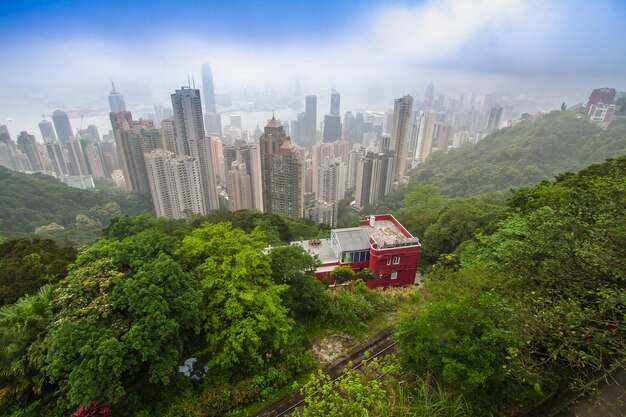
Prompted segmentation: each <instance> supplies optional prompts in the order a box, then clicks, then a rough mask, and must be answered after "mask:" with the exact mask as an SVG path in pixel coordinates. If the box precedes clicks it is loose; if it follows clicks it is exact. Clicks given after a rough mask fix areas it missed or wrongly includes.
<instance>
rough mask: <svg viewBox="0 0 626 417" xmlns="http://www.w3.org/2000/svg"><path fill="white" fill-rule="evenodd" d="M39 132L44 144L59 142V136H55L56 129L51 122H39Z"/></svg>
mask: <svg viewBox="0 0 626 417" xmlns="http://www.w3.org/2000/svg"><path fill="white" fill-rule="evenodd" d="M39 131H40V132H41V137H42V138H43V141H44V143H50V142H55V141H56V140H57V136H56V135H55V134H54V127H53V126H52V122H50V120H42V121H41V122H39Z"/></svg>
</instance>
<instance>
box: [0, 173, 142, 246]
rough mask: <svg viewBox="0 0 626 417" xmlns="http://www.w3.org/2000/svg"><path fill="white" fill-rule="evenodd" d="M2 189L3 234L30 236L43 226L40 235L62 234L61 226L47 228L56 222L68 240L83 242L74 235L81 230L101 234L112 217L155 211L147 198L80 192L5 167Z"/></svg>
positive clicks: (0, 175)
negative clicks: (95, 231) (101, 230)
mask: <svg viewBox="0 0 626 417" xmlns="http://www.w3.org/2000/svg"><path fill="white" fill-rule="evenodd" d="M0 190H2V192H1V193H0V235H8V236H11V235H19V234H30V233H34V232H35V230H36V229H37V228H40V227H42V226H43V227H44V228H43V229H39V230H38V234H39V235H49V234H50V233H57V234H58V233H59V232H60V231H61V230H62V229H61V227H56V226H52V227H49V228H48V229H47V230H48V231H46V228H45V226H48V225H50V224H51V223H56V224H57V225H59V226H62V227H63V228H64V229H65V230H62V232H63V234H64V235H65V236H66V240H68V241H70V242H80V241H81V240H82V239H80V238H78V236H70V235H71V234H72V233H73V232H79V230H78V229H80V228H82V229H89V228H91V229H94V228H96V229H97V230H98V231H99V229H100V228H101V227H102V226H103V225H106V224H108V221H109V219H110V218H111V217H114V216H116V215H119V214H138V213H140V212H142V211H144V210H151V204H150V202H149V201H148V200H147V199H146V198H145V197H141V196H137V195H131V194H126V193H123V192H120V193H119V194H115V193H109V192H102V191H86V190H80V189H77V188H72V187H68V186H67V185H65V184H63V183H61V182H60V181H58V180H57V179H55V178H53V177H50V176H47V175H41V174H33V175H28V174H23V173H20V172H14V171H11V170H8V169H6V168H4V167H0ZM77 216H78V217H77ZM55 229H56V230H55ZM83 231H84V230H83ZM74 234H75V233H74Z"/></svg>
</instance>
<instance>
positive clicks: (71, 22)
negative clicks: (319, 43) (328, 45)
mask: <svg viewBox="0 0 626 417" xmlns="http://www.w3.org/2000/svg"><path fill="white" fill-rule="evenodd" d="M7 3H8V4H6V5H3V11H2V16H1V17H0V22H1V23H2V25H3V26H4V27H6V28H8V31H7V32H4V34H3V36H8V37H10V38H13V39H18V40H21V39H25V38H28V37H48V36H52V37H56V36H60V37H72V36H80V35H81V34H89V35H90V36H106V37H110V38H112V39H124V37H125V36H127V35H128V34H130V33H132V35H133V37H138V38H141V39H146V40H149V39H150V38H151V36H152V35H153V32H154V29H155V28H161V29H163V30H164V31H166V32H167V31H171V32H183V33H186V34H189V35H195V36H203V37H209V38H222V39H231V40H237V41H250V40H254V41H255V42H256V41H263V42H274V41H279V40H281V38H283V37H285V36H290V37H292V36H294V37H296V38H299V39H306V38H314V39H323V38H328V37H330V36H332V35H333V34H334V33H336V32H337V31H341V29H342V27H343V26H344V25H345V24H346V23H347V22H350V21H351V20H353V19H354V18H355V17H357V16H360V15H361V14H363V13H367V12H368V10H369V9H371V8H373V7H378V6H380V5H382V4H386V5H388V6H389V5H392V4H402V3H401V2H399V1H387V2H384V3H381V2H375V1H369V0H359V1H345V0H336V1H328V0H320V1H293V0H292V1H289V0H274V1H258V0H256V1H255V0H239V1H173V0H170V1H164V0H156V1H133V0H127V1H120V0H110V1H102V0H88V1H87V0H82V1H77V0H57V1H42V0H37V1H33V0H20V1H14V2H7Z"/></svg>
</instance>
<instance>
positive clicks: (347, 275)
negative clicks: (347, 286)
mask: <svg viewBox="0 0 626 417" xmlns="http://www.w3.org/2000/svg"><path fill="white" fill-rule="evenodd" d="M330 276H332V277H333V280H334V281H335V283H339V284H343V283H344V282H348V281H350V280H351V279H352V278H354V270H353V269H352V268H350V267H349V266H337V267H335V269H333V270H332V271H331V273H330Z"/></svg>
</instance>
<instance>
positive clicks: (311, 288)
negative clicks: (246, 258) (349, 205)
mask: <svg viewBox="0 0 626 417" xmlns="http://www.w3.org/2000/svg"><path fill="white" fill-rule="evenodd" d="M269 256H270V266H271V270H272V279H273V281H274V283H276V284H287V286H288V287H287V290H286V291H285V292H283V293H282V294H281V298H282V300H283V303H284V305H285V306H286V307H287V308H289V309H290V310H291V311H292V313H293V315H294V317H295V318H296V319H297V320H304V319H312V318H315V317H318V316H319V315H320V314H321V313H322V312H323V311H324V310H325V309H326V307H327V306H328V302H329V298H328V293H327V291H326V287H325V286H324V284H322V283H321V282H319V281H318V280H317V279H316V278H315V277H314V276H313V271H315V268H316V267H317V266H318V265H319V259H317V257H313V256H311V254H309V253H308V252H307V251H305V250H304V249H303V248H302V247H301V246H299V245H288V246H278V247H275V248H273V249H272V250H271V252H270V253H269Z"/></svg>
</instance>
